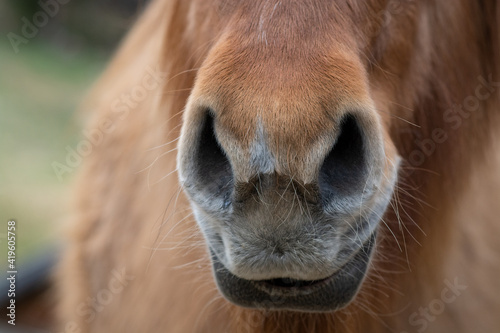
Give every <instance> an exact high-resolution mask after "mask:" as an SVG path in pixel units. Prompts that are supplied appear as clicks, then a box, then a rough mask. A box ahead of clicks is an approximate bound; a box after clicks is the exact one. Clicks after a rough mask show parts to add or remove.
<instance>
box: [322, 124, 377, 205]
mask: <svg viewBox="0 0 500 333" xmlns="http://www.w3.org/2000/svg"><path fill="white" fill-rule="evenodd" d="M364 141H365V140H364V135H363V132H362V129H361V128H360V126H359V124H358V121H357V120H356V119H355V118H354V116H352V115H349V116H346V117H345V118H344V119H343V120H342V123H341V128H340V134H339V136H338V138H337V141H336V142H335V145H334V146H333V148H332V150H331V151H330V152H329V153H328V155H327V156H326V158H325V160H324V161H323V164H322V166H321V169H320V172H319V180H318V181H319V188H320V193H321V198H322V201H323V202H324V203H328V202H330V201H331V200H332V199H334V198H343V197H347V196H349V195H351V194H354V193H357V192H361V191H362V190H363V189H362V186H363V184H364V182H365V180H366V170H367V161H366V156H365V151H364Z"/></svg>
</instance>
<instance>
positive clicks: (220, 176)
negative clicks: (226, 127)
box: [193, 112, 233, 207]
mask: <svg viewBox="0 0 500 333" xmlns="http://www.w3.org/2000/svg"><path fill="white" fill-rule="evenodd" d="M193 164H194V165H193V168H194V170H193V171H194V173H195V174H196V183H197V184H198V186H201V187H202V190H204V191H206V192H207V193H210V194H211V195H213V196H216V197H218V198H220V199H222V200H223V206H224V207H227V206H228V205H229V203H230V192H231V189H232V184H233V176H232V171H231V165H230V163H229V160H228V159H227V157H226V154H225V153H224V151H223V149H222V148H221V146H220V144H219V142H218V141H217V137H216V134H215V128H214V118H213V116H212V115H211V114H210V112H207V115H206V117H205V120H204V124H203V127H202V130H201V134H200V136H199V140H198V142H197V149H196V153H195V156H194V163H193Z"/></svg>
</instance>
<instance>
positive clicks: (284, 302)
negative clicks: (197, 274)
mask: <svg viewBox="0 0 500 333" xmlns="http://www.w3.org/2000/svg"><path fill="white" fill-rule="evenodd" d="M375 238H376V232H374V233H373V234H372V235H371V237H370V238H369V239H368V241H366V242H365V243H364V244H363V246H362V247H360V248H359V249H358V251H357V252H356V253H355V254H354V255H353V256H352V257H351V258H350V259H349V260H348V261H347V262H346V263H345V264H344V265H343V266H342V267H341V268H339V269H338V270H337V271H336V272H335V273H334V274H332V275H331V276H329V277H327V278H324V279H321V280H314V281H302V280H294V279H288V278H282V279H271V280H246V279H243V278H240V277H238V276H236V275H234V274H233V273H231V272H230V271H229V270H228V269H227V268H226V267H225V266H224V265H223V264H222V263H221V261H220V260H219V259H218V257H217V255H216V254H215V253H214V251H212V250H210V253H211V257H212V265H213V272H214V276H215V280H216V283H217V287H218V288H219V290H220V292H221V293H222V295H224V297H225V298H226V299H228V300H229V301H230V302H232V303H234V304H236V305H239V306H242V307H246V308H258V309H266V310H289V311H301V312H331V311H335V310H338V309H341V308H343V307H345V306H347V305H348V304H349V303H350V302H351V301H352V300H353V299H354V297H355V296H356V294H357V292H358V290H359V288H360V286H361V284H362V282H363V280H364V277H365V276H366V271H367V269H368V266H369V262H370V259H371V255H372V252H373V247H374V246H375Z"/></svg>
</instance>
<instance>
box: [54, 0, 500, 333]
mask: <svg viewBox="0 0 500 333" xmlns="http://www.w3.org/2000/svg"><path fill="white" fill-rule="evenodd" d="M227 3H228V5H227V6H230V1H228V2H227ZM348 3H349V5H351V6H355V5H356V3H355V1H348ZM203 6H206V7H207V8H203ZM209 6H210V4H209V2H207V3H206V4H201V5H200V7H201V8H192V7H191V6H190V4H189V2H188V1H182V0H172V1H161V0H157V1H154V2H152V4H151V5H150V7H149V9H148V10H147V12H146V13H144V15H143V16H142V17H141V19H140V20H139V22H137V24H136V26H135V28H134V30H133V31H132V32H131V34H130V35H129V36H128V38H127V39H126V40H125V41H124V43H123V45H122V46H121V48H120V49H119V51H118V52H117V54H116V56H115V58H114V60H113V61H112V63H111V64H110V66H109V68H108V70H107V71H106V72H105V73H104V75H103V76H102V78H101V79H100V80H99V82H98V83H97V84H96V86H95V88H94V90H93V93H92V94H91V96H90V98H89V100H88V103H87V104H86V105H85V109H91V110H92V111H93V113H92V119H91V121H90V123H91V125H90V128H97V127H99V126H100V125H99V124H102V122H103V121H104V120H110V121H111V122H112V123H113V124H114V128H113V130H111V131H110V132H109V133H108V134H106V135H105V136H104V139H103V142H102V143H100V144H99V146H98V147H95V148H96V149H94V152H93V154H94V155H93V156H92V158H91V159H87V161H86V163H85V165H84V167H83V169H82V172H81V173H80V177H79V184H78V188H79V192H78V193H77V204H76V207H75V211H76V212H77V214H76V216H75V217H74V218H75V221H77V222H78V221H86V222H85V223H80V224H78V226H77V227H76V228H73V230H72V233H71V235H70V237H71V240H72V242H73V243H75V244H81V243H83V242H89V243H91V244H92V246H91V248H84V247H82V246H79V245H74V246H71V245H70V247H69V250H68V255H67V257H66V259H65V260H64V262H63V264H62V270H61V271H66V272H67V271H70V270H71V271H72V272H73V273H72V279H71V281H68V278H67V277H66V278H65V279H64V280H65V281H66V282H64V281H63V283H65V284H66V285H63V286H62V288H61V290H64V291H65V292H68V290H71V295H65V297H64V299H65V301H64V303H61V304H60V311H59V312H60V314H61V316H62V317H63V318H65V319H67V318H74V321H75V322H76V323H77V325H78V326H79V327H80V328H82V330H83V331H85V330H86V329H87V330H90V329H91V328H92V325H96V324H97V323H100V324H102V323H103V320H108V321H109V322H108V323H107V324H106V325H107V326H106V327H109V328H110V330H109V331H110V332H111V331H113V327H114V326H113V325H118V322H115V319H113V318H111V317H108V318H107V319H95V320H94V321H91V322H90V323H89V322H87V321H86V320H85V318H84V317H82V316H80V317H78V316H76V317H75V315H74V313H72V310H70V309H74V308H75V304H78V303H79V302H80V300H81V299H84V298H85V295H88V294H89V293H91V291H92V290H94V291H95V290H96V288H99V283H106V281H108V280H109V276H110V275H109V274H110V273H109V267H110V266H112V267H118V266H120V267H121V266H123V267H126V269H127V271H130V272H133V275H134V280H135V281H139V280H141V279H143V278H145V277H146V276H147V277H148V281H149V282H150V283H151V286H143V285H141V286H137V285H136V286H134V287H131V289H134V288H136V287H137V291H130V292H131V293H132V294H134V295H136V296H138V295H141V293H146V294H148V295H149V296H150V301H151V302H152V303H157V304H161V305H162V306H165V309H163V311H165V312H170V313H171V316H172V317H174V316H177V318H179V320H178V323H172V326H171V327H169V331H172V332H175V331H182V328H183V327H186V326H184V325H186V322H187V321H190V320H192V318H196V321H197V323H196V325H197V328H198V329H200V330H201V331H204V330H205V331H210V330H212V331H215V330H218V331H229V332H253V331H255V332H257V331H259V330H260V331H261V332H277V331H278V330H281V331H284V332H306V331H307V332H337V331H342V332H372V333H376V332H388V331H391V330H392V328H393V327H398V326H399V325H400V324H402V321H406V322H407V320H408V317H409V316H410V315H411V313H412V312H414V311H415V310H416V309H418V307H419V306H420V305H425V304H428V303H429V301H430V300H432V299H433V298H434V297H435V295H439V293H440V292H441V290H442V288H443V281H445V280H446V279H448V280H453V279H455V278H458V279H459V280H461V281H465V283H466V284H467V286H468V290H467V294H466V295H464V296H463V297H462V299H460V300H459V301H457V302H456V303H453V304H450V305H447V306H449V307H450V311H451V313H454V311H455V310H454V309H455V308H456V309H459V308H460V309H463V308H467V309H469V311H470V313H474V314H477V317H474V320H472V321H471V320H470V318H452V319H450V320H448V321H446V323H445V324H443V325H448V326H443V327H446V329H445V331H453V332H461V331H468V329H469V330H470V331H473V327H475V326H473V325H478V323H479V322H481V319H480V318H486V316H487V311H484V313H481V311H480V310H475V311H474V312H472V311H473V308H474V307H475V306H476V304H477V303H479V302H482V303H484V304H485V305H484V307H486V306H487V305H491V306H493V305H494V306H497V308H500V306H499V304H498V302H499V301H498V299H499V298H498V295H497V294H495V293H494V292H488V291H487V290H484V288H483V287H482V286H483V285H487V286H491V285H494V284H493V282H492V281H488V283H483V282H484V281H487V280H488V279H491V276H493V277H494V276H499V275H500V269H499V268H498V267H499V266H500V265H499V264H500V263H499V262H498V261H499V260H500V259H498V258H497V257H495V253H496V254H498V253H500V249H499V248H498V245H495V235H498V233H499V232H500V225H499V223H498V221H497V220H498V219H497V217H496V215H493V214H496V213H497V212H495V211H494V210H492V209H490V210H489V212H491V213H490V214H491V215H488V213H486V210H482V208H483V207H478V206H477V205H475V202H474V195H477V197H476V198H481V199H485V200H489V201H488V202H490V201H492V200H493V199H494V197H489V198H483V197H482V196H480V194H479V193H481V189H482V186H483V185H482V184H483V183H480V179H481V177H480V176H479V175H480V174H481V173H483V174H492V173H494V172H492V170H491V165H494V162H495V161H496V160H495V159H496V158H497V157H496V156H498V155H499V154H497V153H496V152H495V149H497V150H498V147H495V145H494V142H495V139H498V137H497V136H496V135H497V134H496V132H498V129H499V126H500V123H499V121H500V119H499V118H500V112H499V110H500V87H495V89H496V90H495V91H494V92H492V94H491V97H490V98H488V99H486V100H484V101H479V102H478V103H479V106H478V107H477V110H476V111H473V112H469V113H468V114H469V115H468V116H467V117H465V116H463V115H462V114H460V113H458V111H457V112H451V111H450V113H446V111H447V110H449V109H452V108H453V107H455V106H457V105H465V103H468V101H469V100H467V97H468V96H474V94H475V91H476V87H477V86H478V85H479V84H481V82H482V81H481V80H483V79H484V80H486V81H488V80H493V81H495V82H498V81H500V69H499V61H498V59H500V35H499V32H500V29H499V28H500V27H499V24H500V5H499V4H498V3H497V2H496V1H493V0H490V1H487V0H480V1H468V0H457V1H454V2H445V1H422V2H421V3H419V5H415V6H414V10H413V11H412V12H411V13H407V15H408V22H417V24H416V26H417V27H418V28H417V29H425V27H424V25H419V24H418V22H423V21H427V22H429V24H428V26H432V27H434V30H433V31H409V30H408V28H407V27H393V26H390V28H392V29H389V28H388V27H387V26H385V27H383V28H381V30H380V31H379V37H378V40H377V46H376V49H375V50H374V52H373V53H372V54H370V55H369V57H370V63H371V64H372V66H371V68H369V75H370V77H371V78H372V81H371V82H370V84H371V85H372V87H373V88H374V89H376V87H377V86H379V85H380V82H384V84H385V85H386V86H388V87H391V88H392V89H393V91H394V95H396V96H399V100H398V101H397V102H396V101H387V104H386V105H385V108H386V109H385V110H381V111H382V112H384V113H385V114H386V115H387V117H389V118H392V120H391V124H392V126H391V128H389V131H390V135H391V138H392V140H393V141H394V142H395V143H396V146H397V149H398V152H399V154H400V155H401V156H402V157H403V164H402V168H401V172H400V178H399V180H398V188H397V190H396V193H395V194H394V197H393V200H392V202H391V206H390V207H389V209H388V212H387V213H386V215H385V217H384V222H383V225H382V228H381V230H380V233H379V235H378V245H377V252H376V254H375V257H374V259H373V263H372V265H371V266H372V267H371V269H370V271H369V274H368V276H367V277H366V280H365V282H364V284H363V286H362V289H361V291H360V294H359V295H358V296H357V297H356V299H355V301H354V302H353V303H352V304H350V305H349V306H348V307H346V308H345V309H343V310H340V311H337V312H335V313H334V314H328V313H294V312H273V311H264V310H249V309H243V308H239V307H236V306H233V305H230V304H229V303H227V302H226V301H225V300H223V299H222V297H221V296H220V295H219V294H218V291H217V290H216V287H215V284H214V282H213V279H212V277H211V268H210V263H209V258H208V255H207V254H206V249H205V245H204V243H203V239H202V237H201V235H200V233H199V231H197V227H196V224H195V222H194V219H193V218H192V217H191V215H190V211H189V207H188V203H187V200H186V198H185V197H184V195H183V194H182V193H181V191H180V187H179V185H178V183H177V178H176V177H177V176H176V172H175V170H176V166H175V154H176V140H177V138H178V136H179V131H180V125H181V121H182V119H181V118H182V111H183V108H184V106H185V104H186V100H187V98H188V97H189V94H190V89H191V87H192V86H193V84H194V80H195V77H196V71H197V69H198V68H199V67H200V65H201V63H202V62H203V59H204V58H205V56H206V54H207V52H208V51H209V50H210V48H211V46H212V45H213V43H214V39H213V37H217V35H218V34H219V33H223V32H222V31H219V30H220V29H219V27H218V26H217V23H215V24H212V22H217V19H216V18H214V17H213V15H216V14H214V12H213V11H212V10H210V8H209ZM196 10H199V11H203V12H204V15H201V16H200V15H197V12H196ZM226 10H230V9H226ZM194 17H203V20H201V21H197V22H193V21H192V20H193V18H194ZM408 32H410V33H411V34H412V35H411V36H412V37H414V36H417V35H418V36H420V37H419V38H417V39H412V38H409V36H408V35H406V33H408ZM209 36H211V37H209ZM388 39H397V40H402V41H405V40H407V42H402V44H403V45H404V47H405V50H404V51H405V52H411V54H412V57H411V58H410V63H408V64H405V65H406V66H403V67H404V68H405V71H404V72H402V73H401V72H398V71H399V68H400V67H401V63H399V61H400V59H401V57H400V56H399V55H398V52H400V51H401V50H398V49H391V47H390V46H388V45H387V43H386V42H385V41H386V40H388ZM151 69H154V70H155V71H159V72H161V77H162V79H161V82H160V84H159V85H158V87H157V89H155V90H152V91H148V95H147V98H145V99H144V100H143V101H141V103H137V105H134V106H133V107H132V106H131V107H130V108H128V109H127V110H121V111H120V110H117V108H113V105H115V104H116V100H117V99H119V96H121V95H122V94H124V93H125V94H126V93H128V92H130V91H131V89H133V87H135V86H137V85H141V80H142V79H143V77H144V75H146V74H145V73H147V71H148V70H151ZM445 113H446V114H447V118H444V117H443V115H444V114H445ZM396 114H398V115H403V116H401V117H400V116H398V117H396V116H394V115H396ZM464 114H465V113H464ZM437 129H440V130H441V131H439V134H440V135H436V130H437ZM443 133H444V136H446V139H443ZM435 137H439V140H438V141H440V142H436V140H435V139H434V138H435ZM426 140H430V141H426ZM422 142H433V147H434V148H433V152H432V153H430V154H426V153H425V152H423V151H422V148H421V147H422ZM415 152H420V153H418V154H417V153H415ZM412 154H413V155H412ZM417 155H418V156H417ZM422 156H423V157H422ZM478 174H479V175H478ZM130 175H137V177H130ZM494 181H497V180H494ZM492 182H493V180H492ZM478 187H479V188H478ZM95 189H99V193H97V194H96V195H89V194H88V193H90V192H93V191H95ZM132 190H133V192H134V194H132V193H131V191H132ZM482 192H485V191H482ZM497 192H498V190H497ZM82 193H87V195H83V194H82ZM471 193H472V196H473V198H471ZM135 194H137V195H135ZM103 202H104V204H103ZM144 203H147V207H145V206H144ZM497 210H498V208H497ZM472 212H480V216H481V225H482V226H481V227H480V228H477V229H473V228H472V226H471V222H470V221H467V220H466V218H468V217H470V216H474V214H473V213H472ZM106 218H110V219H113V220H114V221H121V223H120V229H121V231H123V233H122V234H121V235H120V237H119V242H118V241H113V240H110V239H108V238H106V237H109V235H110V234H112V232H111V231H110V228H112V227H111V226H109V225H107V224H105V223H103V220H104V219H106ZM478 223H479V222H478ZM479 229H480V230H479ZM99 233H100V234H102V235H103V236H102V237H96V236H95V235H96V234H99ZM144 244H151V247H150V248H144ZM162 248H168V249H169V251H170V257H168V258H166V256H165V255H163V254H162ZM104 253H105V254H106V255H105V257H104V256H103V254H104ZM485 258H487V259H485ZM91 260H94V261H91ZM96 262H98V263H96ZM91 263H92V265H94V266H93V267H94V268H93V269H94V272H93V273H92V274H89V273H88V271H86V270H85V269H83V268H85V267H89V265H90V264H91ZM486 266H490V267H489V270H490V271H489V272H488V274H485V272H484V269H485V267H486ZM120 267H118V268H120ZM168 267H170V269H171V268H172V267H174V268H176V269H178V270H179V268H181V269H182V272H180V273H178V274H177V275H175V276H172V277H171V278H172V279H174V280H175V281H176V283H177V284H176V286H174V283H173V282H172V283H169V282H166V281H165V280H166V277H162V276H161V274H160V273H161V272H164V271H167V268H168ZM493 270H496V274H495V273H491V271H493ZM409 272H411V274H409ZM148 274H154V275H155V276H154V277H152V276H151V275H149V276H148ZM457 274H458V275H457ZM156 275H158V276H156ZM103 281H104V282H103ZM92 283H94V285H93V286H92ZM132 283H133V282H132ZM95 284H97V285H95ZM75 286H77V287H75ZM101 287H102V286H101ZM182 288H191V289H193V290H195V291H196V292H194V291H192V292H188V293H187V294H183V292H182V291H181V289H182ZM177 289H179V290H177ZM97 290H99V289H97ZM153 290H156V292H154V291H153ZM166 290H168V292H169V293H170V294H171V295H178V297H177V298H176V300H175V303H176V304H177V305H174V304H173V303H172V304H171V305H165V304H166V303H165V301H164V300H162V299H161V294H162V292H164V291H166ZM186 295H187V296H186ZM116 297H117V298H120V297H122V295H117V296H116ZM199 299H203V300H205V302H196V304H204V305H203V306H202V307H200V306H199V305H195V302H194V300H199ZM408 299H412V300H414V303H412V304H408ZM467 299H472V300H473V302H468V303H471V304H467V302H465V300H467ZM118 303H120V302H117V304H118ZM190 303H193V306H192V307H191V308H190V307H189V306H186V304H190ZM472 303H474V304H472ZM183 304H184V305H183ZM122 305H123V304H122ZM115 306H116V308H115ZM177 308H178V309H186V308H190V310H189V313H185V312H179V311H180V310H178V309H177ZM118 309H119V307H118V305H116V304H115V303H113V304H112V305H110V308H109V310H108V309H106V311H120V310H118ZM131 309H133V308H132V307H127V309H125V310H124V312H123V313H121V315H120V316H121V317H122V318H127V317H128V316H134V317H135V316H138V317H140V316H143V317H144V318H152V317H151V315H150V314H149V313H147V312H145V311H147V309H150V308H147V307H145V309H144V310H141V308H140V307H136V308H134V309H135V310H134V311H136V312H135V313H129V312H127V311H132V310H131ZM478 309H481V308H480V307H478ZM456 311H458V310H456ZM228 319H231V320H228ZM485 320H486V321H485V324H484V326H483V328H484V330H483V332H488V331H491V332H493V331H494V328H493V327H489V326H487V325H488V324H487V323H488V322H492V321H491V318H486V319H485ZM488 320H489V321H488ZM130 325H131V326H130V327H129V329H130V330H131V331H133V330H134V329H137V331H144V332H146V331H148V329H150V331H155V330H157V327H156V326H155V325H156V323H155V322H151V323H148V322H146V321H144V322H143V326H141V327H134V323H131V324H130ZM261 329H262V330H261ZM436 331H439V328H436Z"/></svg>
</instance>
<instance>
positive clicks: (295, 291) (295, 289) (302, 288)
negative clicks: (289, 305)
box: [252, 271, 338, 296]
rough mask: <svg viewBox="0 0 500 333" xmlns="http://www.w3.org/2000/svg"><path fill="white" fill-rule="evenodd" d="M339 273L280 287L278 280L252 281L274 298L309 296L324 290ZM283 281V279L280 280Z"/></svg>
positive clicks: (296, 281)
mask: <svg viewBox="0 0 500 333" xmlns="http://www.w3.org/2000/svg"><path fill="white" fill-rule="evenodd" d="M337 272H338V271H337ZM337 272H336V273H334V274H332V275H331V276H329V277H327V278H325V279H321V280H314V281H303V280H292V279H290V281H287V282H286V283H289V284H290V285H279V284H277V283H276V282H279V281H275V280H278V279H274V280H259V281H252V282H253V284H254V286H255V287H256V288H258V289H260V290H262V291H264V292H265V293H267V294H269V295H272V296H275V295H276V296H278V295H279V296H297V295H307V294H310V293H312V292H315V291H316V290H318V289H319V288H323V287H324V286H325V285H327V284H328V283H330V282H331V281H332V280H333V279H334V278H335V276H336V275H337ZM279 280H283V279H279Z"/></svg>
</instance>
